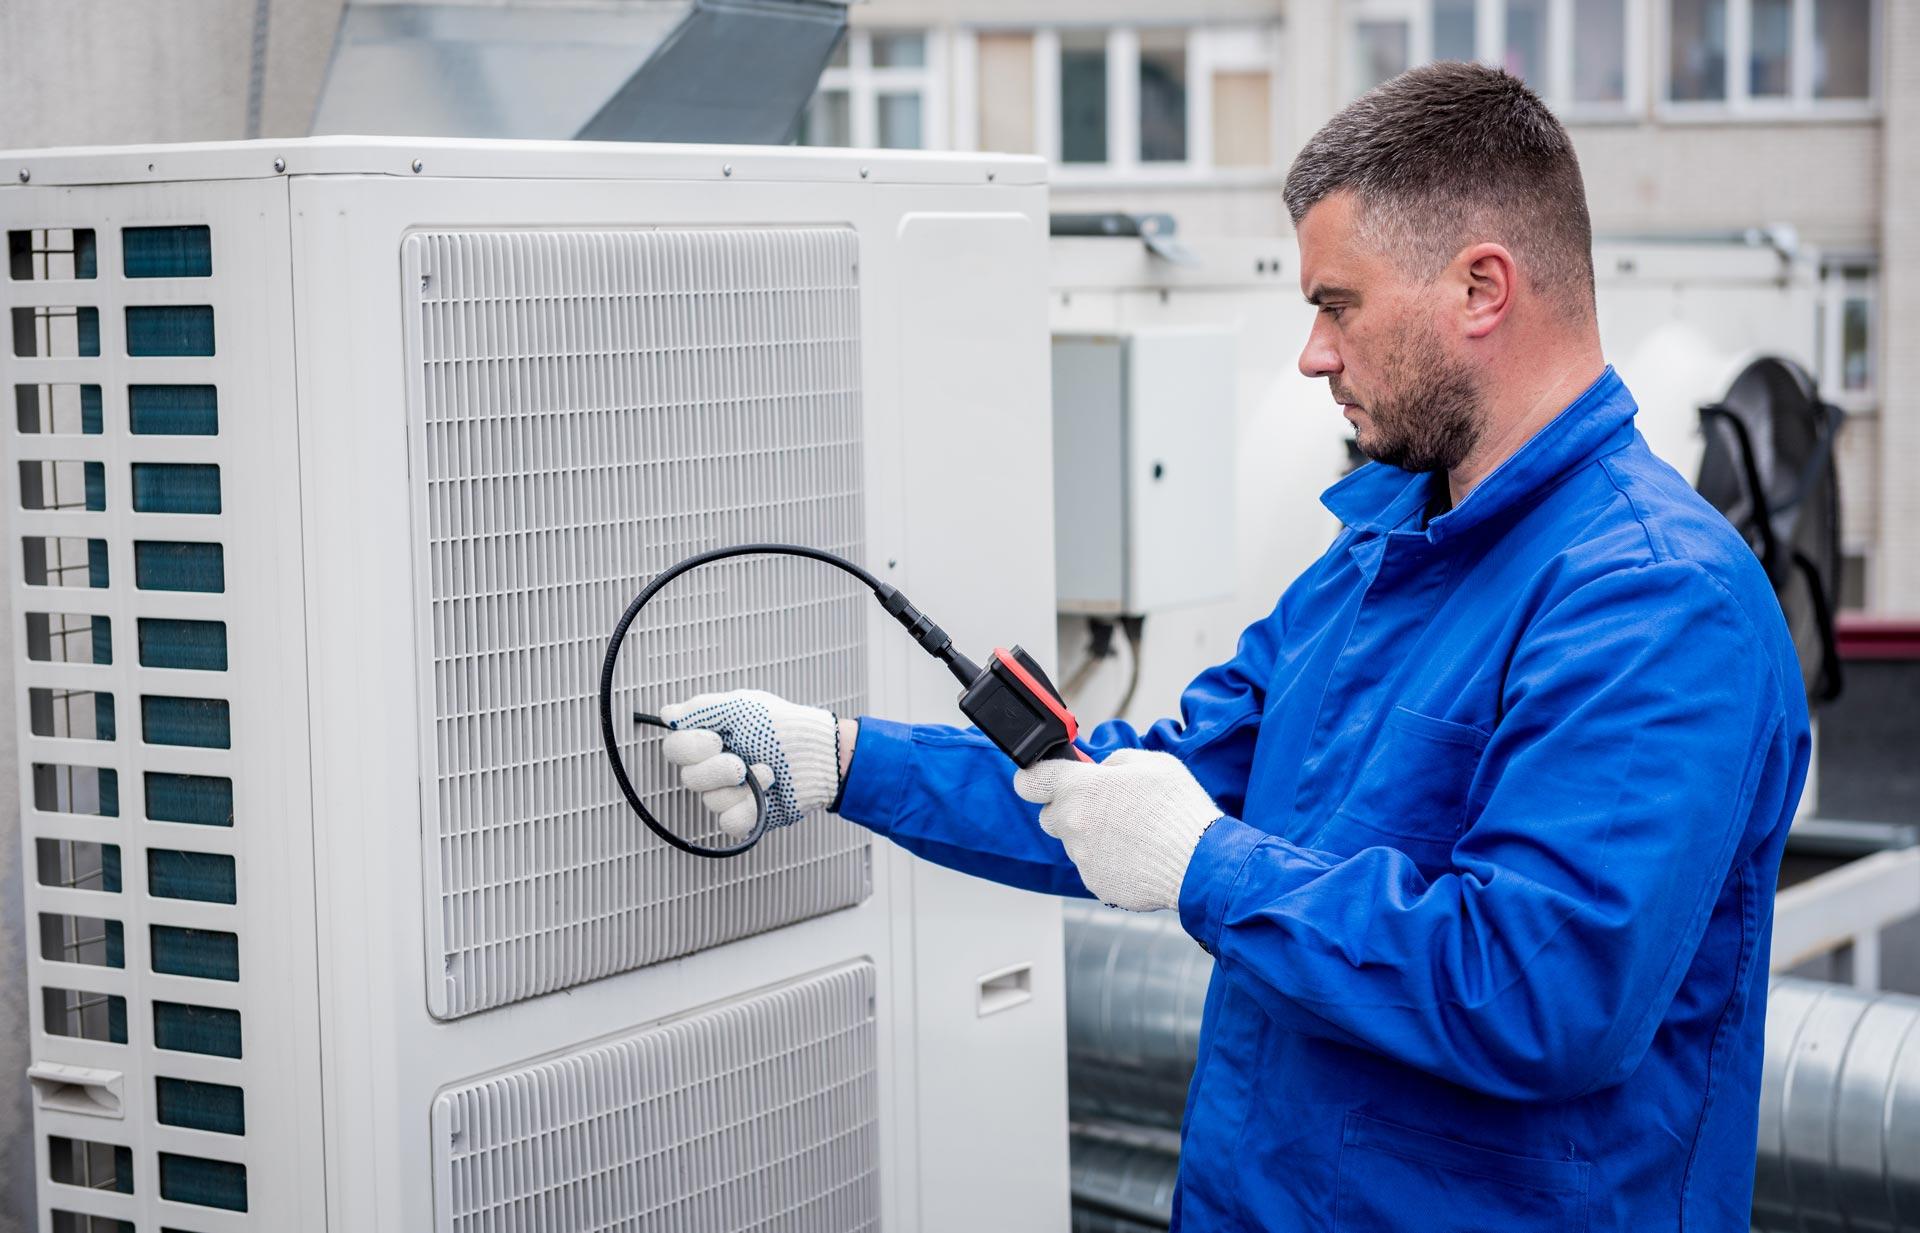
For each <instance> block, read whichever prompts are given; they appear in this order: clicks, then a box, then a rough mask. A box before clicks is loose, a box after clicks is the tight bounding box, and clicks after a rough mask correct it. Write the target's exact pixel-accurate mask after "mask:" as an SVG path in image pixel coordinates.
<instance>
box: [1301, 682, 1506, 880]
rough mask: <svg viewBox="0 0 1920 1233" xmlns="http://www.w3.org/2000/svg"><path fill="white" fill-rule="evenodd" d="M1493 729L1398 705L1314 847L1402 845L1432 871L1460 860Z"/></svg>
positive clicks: (1349, 850) (1339, 849)
mask: <svg viewBox="0 0 1920 1233" xmlns="http://www.w3.org/2000/svg"><path fill="white" fill-rule="evenodd" d="M1487 740H1488V737H1487V734H1486V733H1484V732H1481V731H1480V730H1479V729H1477V728H1470V727H1468V726H1467V725H1466V724H1460V723H1454V722H1453V721H1452V720H1447V719H1436V718H1434V717H1433V716H1431V715H1422V714H1420V713H1419V712H1418V711H1410V710H1408V709H1407V708H1406V707H1404V706H1396V707H1394V708H1393V710H1392V711H1391V712H1390V713H1389V714H1388V715H1387V720H1386V723H1385V724H1383V725H1382V726H1381V729H1380V735H1379V737H1378V738H1377V739H1376V740H1375V741H1374V743H1373V748H1372V749H1370V750H1368V751H1367V754H1366V758H1365V760H1364V761H1362V763H1361V765H1360V773H1359V774H1358V775H1357V776H1355V777H1354V781H1353V787H1352V788H1351V789H1349V790H1348V792H1347V795H1346V797H1345V798H1344V799H1343V800H1342V801H1341V803H1340V807H1339V808H1338V809H1336V810H1335V811H1334V813H1333V816H1332V818H1331V820H1329V821H1328V822H1327V824H1326V825H1325V826H1324V827H1322V828H1321V830H1320V833H1319V835H1318V836H1317V837H1316V838H1315V839H1314V841H1313V846H1314V847H1317V848H1321V849H1323V850H1326V851H1331V852H1333V853H1335V854H1336V855H1339V856H1351V855H1353V854H1354V853H1355V852H1358V851H1360V850H1361V849H1363V848H1373V847H1387V848H1398V849H1399V850H1400V851H1402V852H1405V853H1406V854H1407V855H1408V856H1409V857H1411V858H1413V861H1414V863H1415V864H1417V865H1418V866H1420V868H1421V870H1422V871H1423V872H1425V873H1427V874H1429V875H1431V874H1434V873H1436V872H1441V871H1444V870H1446V869H1448V868H1449V867H1451V865H1452V859H1453V845H1454V842H1455V841H1456V840H1458V839H1459V838H1460V833H1461V830H1462V829H1463V828H1464V826H1465V824H1466V817H1467V794H1468V791H1469V790H1470V789H1471V788H1472V786H1473V777H1474V773H1475V772H1476V771H1477V770H1478V769H1479V766H1480V754H1481V752H1482V751H1483V750H1485V749H1486V747H1487Z"/></svg>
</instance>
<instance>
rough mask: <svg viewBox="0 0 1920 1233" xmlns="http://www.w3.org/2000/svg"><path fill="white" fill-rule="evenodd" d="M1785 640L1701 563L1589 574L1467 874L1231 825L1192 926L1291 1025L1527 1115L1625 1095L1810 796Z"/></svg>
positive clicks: (1481, 824) (1499, 777)
mask: <svg viewBox="0 0 1920 1233" xmlns="http://www.w3.org/2000/svg"><path fill="white" fill-rule="evenodd" d="M1767 633H1768V634H1772V635H1774V637H1771V638H1770V637H1763V636H1762V635H1761V634H1760V633H1757V632H1756V631H1755V629H1754V628H1753V626H1752V625H1751V624H1750V623H1749V622H1748V620H1747V618H1746V616H1745V614H1744V613H1743V611H1742V610H1741V608H1740V607H1739V605H1738V604H1737V603H1736V602H1735V601H1734V600H1733V598H1732V597H1731V596H1730V595H1729V594H1728V593H1727V592H1726V591H1725V590H1724V589H1723V588H1722V587H1721V586H1720V584H1719V583H1717V582H1716V581H1714V580H1713V579H1712V578H1710V577H1709V576H1708V575H1706V574H1705V573H1704V571H1702V570H1701V569H1699V567H1697V566H1695V565H1693V564H1691V563H1684V562H1666V563H1659V564H1653V565H1647V566H1641V567H1638V568H1635V569H1630V570H1622V571H1618V572H1616V573H1613V574H1609V575H1606V576H1604V577H1602V578H1600V579H1597V580H1594V581H1591V582H1588V583H1586V584H1585V585H1583V586H1581V587H1579V588H1578V589H1576V590H1574V591H1572V592H1571V593H1570V594H1568V595H1566V596H1564V597H1563V598H1561V599H1560V600H1559V601H1558V602H1557V603H1555V604H1554V605H1553V606H1552V607H1551V609H1550V610H1549V611H1548V612H1546V613H1545V614H1544V615H1543V616H1542V617H1541V618H1539V619H1538V620H1537V621H1536V623H1535V625H1534V626H1533V628H1532V629H1531V630H1530V631H1529V632H1528V634H1526V635H1525V636H1524V637H1523V640H1522V643H1521V645H1520V646H1519V647H1518V649H1517V651H1516V653H1515V656H1514V658H1513V660H1512V663H1511V666H1510V669H1509V674H1508V677H1507V680H1506V684H1505V687H1504V691H1503V702H1504V706H1503V715H1502V717H1501V719H1500V721H1499V723H1498V724H1497V726H1496V728H1495V731H1494V732H1493V734H1492V737H1491V739H1490V741H1489V742H1488V744H1487V747H1486V750H1485V752H1484V753H1483V755H1482V760H1481V763H1480V770H1479V776H1480V780H1479V782H1480V783H1482V784H1488V783H1490V785H1491V786H1490V789H1486V788H1481V787H1476V791H1475V797H1476V799H1481V798H1484V801H1485V803H1484V806H1483V807H1482V809H1481V810H1480V812H1479V813H1478V815H1477V816H1475V817H1472V818H1471V820H1470V821H1469V823H1468V825H1467V827H1466V829H1465V831H1464V833H1463V834H1462V835H1461V837H1460V838H1459V839H1458V840H1457V842H1456V843H1455V846H1454V849H1453V860H1452V865H1451V868H1450V869H1449V870H1448V872H1446V873H1444V874H1442V875H1439V876H1437V877H1434V878H1433V879H1431V880H1429V879H1428V878H1427V877H1425V876H1423V875H1422V873H1421V872H1420V870H1419V869H1418V868H1417V867H1416V866H1415V865H1414V863H1413V862H1412V861H1411V860H1409V859H1408V858H1407V857H1406V855H1405V854H1403V853H1401V852H1399V851H1396V850H1394V849H1392V848H1387V847H1370V848H1366V849H1364V850H1361V851H1359V852H1357V853H1355V854H1353V855H1352V856H1349V857H1344V858H1343V857H1340V856H1336V855H1333V854H1331V853H1327V852H1322V851H1316V850H1313V849H1310V848H1305V847H1301V846H1297V845H1295V844H1293V843H1290V842H1288V841H1286V840H1284V839H1281V838H1279V837H1276V836H1271V835H1267V834H1265V833H1264V832H1261V831H1258V830H1256V829H1254V828H1252V827H1249V826H1247V825H1245V824H1244V823H1242V822H1240V821H1238V820H1236V819H1235V818H1232V817H1229V818H1226V819H1223V820H1222V821H1220V822H1217V823H1215V824H1214V826H1213V827H1212V828H1211V829H1210V830H1209V831H1208V833H1207V834H1206V835H1205V836H1204V837H1203V838H1202V840H1201V843H1200V846H1199V848H1198V850H1197V851H1196V852H1195V855H1194V860H1193V862H1192V864H1191V865H1190V866H1189V867H1188V871H1187V876H1186V880H1185V882H1184V883H1183V885H1182V889H1181V903H1180V913H1181V919H1182V922H1183V923H1184V924H1185V926H1186V928H1187V930H1188V931H1189V932H1190V933H1191V934H1192V935H1193V936H1194V937H1195V938H1196V939H1197V940H1199V942H1200V943H1201V945H1202V946H1204V947H1206V948H1207V949H1208V950H1210V951H1211V952H1213V954H1214V955H1215V957H1216V960H1217V964H1218V967H1219V969H1220V971H1222V972H1223V973H1224V974H1225V976H1226V978H1227V979H1229V980H1231V981H1232V982H1234V984H1235V985H1236V986H1237V987H1239V988H1241V989H1242V990H1245V991H1246V992H1247V993H1248V994H1250V995H1251V996H1252V997H1253V998H1254V999H1255V1000H1256V1001H1257V1002H1259V1003H1260V1005H1261V1006H1263V1007H1264V1008H1265V1010H1266V1011H1267V1013H1268V1014H1269V1015H1271V1016H1272V1017H1273V1018H1275V1019H1276V1020H1278V1021H1279V1022H1280V1023H1281V1024H1283V1025H1284V1026H1286V1027H1288V1028H1291V1029H1293V1030H1296V1031H1299V1032H1302V1033H1306V1034H1309V1035H1314V1036H1319V1037H1322V1038H1326V1039H1331V1040H1335V1041H1339V1042H1342V1043H1346V1044H1351V1045H1356V1046H1359V1047H1363V1048H1367V1049H1370V1050H1373V1051H1375V1052H1378V1053H1381V1054H1384V1055H1386V1056H1388V1057H1390V1058H1393V1059H1394V1060H1396V1061H1399V1062H1402V1063H1404V1064H1406V1065H1409V1066H1413V1067H1416V1068H1418V1069H1421V1070H1424V1071H1426V1072H1428V1073H1430V1074H1433V1075H1437V1076H1439V1077H1441V1078H1443V1079H1446V1080H1449V1081H1451V1082H1454V1083H1458V1084H1462V1085H1464V1086H1467V1087H1469V1088H1473V1089H1475V1090H1478V1091H1481V1092H1484V1093H1486V1094H1489V1095H1492V1096H1497V1097H1503V1098H1508V1099H1541V1100H1546V1099H1567V1098H1570V1097H1572V1096H1575V1095H1579V1094H1582V1093H1585V1092H1588V1091H1593V1090H1597V1089H1600V1088H1604V1087H1608V1086H1611V1085H1613V1084H1615V1083H1618V1082H1620V1081H1622V1080H1624V1079H1625V1078H1626V1077H1627V1076H1629V1075H1630V1074H1632V1072H1633V1071H1634V1070H1635V1069H1636V1068H1637V1066H1638V1065H1639V1062H1640V1060H1641V1058H1642V1057H1643V1056H1644V1054H1645V1053H1646V1050H1647V1049H1648V1047H1649V1046H1650V1045H1651V1043H1652V1039H1653V1034H1654V1031H1655V1030H1656V1028H1657V1026H1658V1024H1659V1023H1660V1021H1661V1018H1662V1016H1663V1015H1664V1013H1665V1011H1666V1009H1667V1007H1668V1006H1669V1004H1670V1003H1671V1002H1672V1000H1673V997H1674V996H1675V993H1676V991H1677V989H1678V986H1679V983H1680V980H1681V978H1682V976H1683V975H1684V974H1685V972H1686V970H1687V968H1688V966H1689V965H1690V963H1691V961H1692V958H1693V955H1694V952H1695V950H1696V949H1697V948H1698V946H1699V944H1700V940H1701V938H1702V936H1703V934H1704V932H1705V930H1706V925H1707V918H1708V915H1709V913H1710V912H1711V910H1712V908H1713V905H1714V902H1715V900H1716V898H1717V896H1718V894H1719V892H1720V890H1721V888H1722V887H1723V886H1724V885H1725V883H1726V880H1727V878H1728V876H1729V872H1730V870H1731V868H1732V867H1733V865H1734V864H1735V862H1736V861H1737V860H1741V859H1744V857H1745V856H1746V855H1747V854H1748V853H1750V852H1751V850H1752V848H1753V846H1754V845H1757V844H1758V843H1759V842H1761V840H1763V839H1764V838H1766V836H1767V834H1768V833H1769V832H1770V831H1771V830H1772V829H1773V827H1772V826H1763V827H1760V828H1758V831H1757V833H1755V834H1749V833H1748V830H1749V827H1748V819H1749V815H1750V813H1752V812H1753V808H1754V805H1755V802H1756V800H1762V801H1763V802H1765V803H1767V804H1769V805H1771V806H1772V809H1771V811H1767V810H1764V809H1763V815H1764V816H1765V817H1766V818H1767V819H1769V821H1771V820H1772V819H1774V818H1776V817H1784V816H1785V815H1786V814H1788V813H1790V807H1791V804H1792V800H1793V798H1794V797H1795V796H1796V795H1797V793H1798V791H1799V780H1800V778H1801V776H1802V774H1803V772H1804V768H1805V765H1806V756H1807V739H1806V723H1805V717H1804V710H1803V706H1804V704H1803V703H1802V702H1801V701H1800V700H1799V699H1798V697H1797V696H1796V697H1794V698H1793V699H1792V701H1791V702H1789V701H1787V700H1785V698H1784V697H1783V690H1782V685H1781V683H1780V682H1779V681H1778V680H1777V679H1776V678H1775V677H1774V675H1773V673H1772V669H1771V667H1770V665H1771V664H1772V663H1773V661H1774V659H1775V656H1774V655H1773V654H1772V653H1770V648H1772V647H1774V646H1775V645H1777V641H1776V640H1777V638H1778V636H1779V635H1778V634H1777V632H1776V631H1767ZM1794 684H1795V686H1796V687H1797V682H1794ZM1783 751H1784V753H1785V756H1783ZM1760 889H1761V893H1766V892H1769V891H1770V890H1771V887H1765V888H1760Z"/></svg>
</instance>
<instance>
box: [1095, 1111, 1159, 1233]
mask: <svg viewBox="0 0 1920 1233" xmlns="http://www.w3.org/2000/svg"><path fill="white" fill-rule="evenodd" d="M1071 1143H1072V1147H1071V1151H1072V1154H1073V1171H1072V1176H1073V1233H1160V1231H1161V1230H1164V1229H1165V1228H1166V1227H1167V1222H1168V1221H1170V1220H1171V1219H1172V1218H1173V1179H1174V1175H1175V1174H1176V1173H1177V1172H1179V1168H1180V1155H1179V1152H1178V1150H1177V1149H1176V1148H1175V1147H1174V1146H1173V1145H1171V1144H1169V1145H1167V1146H1154V1145H1152V1144H1150V1143H1146V1142H1128V1141H1127V1139H1126V1138H1125V1137H1123V1136H1121V1135H1118V1134H1107V1133H1102V1132H1101V1131H1100V1129H1098V1128H1087V1127H1076V1128H1075V1129H1074V1132H1073V1138H1072V1140H1071Z"/></svg>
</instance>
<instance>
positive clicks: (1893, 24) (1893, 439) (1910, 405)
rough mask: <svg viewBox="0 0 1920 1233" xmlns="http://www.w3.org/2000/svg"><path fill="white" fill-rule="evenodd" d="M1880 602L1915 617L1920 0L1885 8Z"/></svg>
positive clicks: (1918, 609) (1919, 601) (1918, 600)
mask: <svg viewBox="0 0 1920 1233" xmlns="http://www.w3.org/2000/svg"><path fill="white" fill-rule="evenodd" d="M1884 22H1885V25H1884V29H1885V31H1886V44H1887V45H1886V61H1885V66H1886V67H1885V73H1884V75H1883V77H1882V81H1884V82H1885V83H1886V84H1885V95H1884V97H1885V108H1886V111H1885V115H1886V120H1885V124H1886V133H1885V143H1884V151H1885V153H1884V158H1885V166H1886V180H1885V182H1884V184H1883V185H1882V201H1883V205H1882V207H1881V208H1882V211H1883V213H1882V216H1881V233H1880V307H1881V316H1880V389H1881V391H1882V396H1881V410H1880V465H1881V472H1880V545H1879V547H1880V557H1881V560H1882V561H1883V562H1885V563H1887V566H1885V567H1883V568H1882V569H1881V571H1880V579H1879V589H1878V594H1876V595H1875V596H1874V601H1875V603H1876V605H1877V606H1878V607H1880V608H1882V609H1884V610H1886V611H1889V612H1904V613H1908V614H1911V615H1914V616H1920V480H1917V479H1916V472H1920V5H1915V4H1911V3H1889V4H1887V5H1886V6H1885V17H1884Z"/></svg>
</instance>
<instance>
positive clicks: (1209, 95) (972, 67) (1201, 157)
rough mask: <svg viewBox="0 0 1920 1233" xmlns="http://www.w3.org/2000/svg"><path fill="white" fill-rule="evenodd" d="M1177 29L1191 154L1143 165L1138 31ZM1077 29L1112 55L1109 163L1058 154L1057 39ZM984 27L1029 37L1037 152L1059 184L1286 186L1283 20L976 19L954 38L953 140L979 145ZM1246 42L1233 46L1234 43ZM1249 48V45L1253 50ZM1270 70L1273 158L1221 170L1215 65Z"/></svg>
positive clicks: (1237, 69)
mask: <svg viewBox="0 0 1920 1233" xmlns="http://www.w3.org/2000/svg"><path fill="white" fill-rule="evenodd" d="M1169 30H1174V31H1179V32H1181V33H1182V34H1184V35H1185V38H1186V49H1187V157H1186V159H1185V160H1183V161H1180V162H1171V161H1168V162H1147V161H1144V160H1142V159H1141V157H1140V36H1141V34H1142V33H1143V32H1147V31H1153V32H1164V31H1169ZM1068 31H1072V32H1076V33H1086V32H1089V31H1096V32H1104V33H1105V35H1106V52H1107V161H1105V162H1104V163H1065V162H1062V161H1061V160H1060V149H1061V131H1060V44H1061V35H1062V34H1063V33H1065V32H1068ZM983 34H1024V35H1028V36H1029V37H1031V38H1032V40H1033V126H1034V129H1033V150H1034V153H1035V154H1037V155H1039V156H1040V157H1042V158H1045V159H1046V160H1047V162H1048V164H1049V166H1048V178H1049V182H1050V183H1051V184H1053V185H1054V186H1055V187H1058V188H1068V189H1071V188H1081V187H1101V188H1119V187H1132V186H1141V187H1154V186H1162V185H1189V186H1191V185H1208V186H1236V185H1245V186H1262V185H1274V184H1278V183H1280V181H1281V179H1282V178H1283V176H1284V171H1285V169H1284V168H1283V167H1281V166H1280V154H1281V148H1282V146H1283V143H1284V141H1285V131H1286V130H1285V127H1284V124H1283V119H1284V116H1283V108H1284V105H1285V99H1284V90H1283V89H1282V84H1283V82H1284V81H1285V79H1286V75H1285V65H1284V63H1283V53H1284V48H1283V46H1282V39H1283V37H1284V33H1283V30H1282V28H1281V26H1280V23H1278V22H1274V21H1261V22H1232V23H1218V22H1188V21H1155V22H1122V23H1109V22H1054V23H1047V24H1038V23H1027V22H1018V21H993V22H978V23H972V24H968V25H965V26H961V27H959V28H958V29H957V30H956V32H955V35H954V55H953V61H952V62H953V64H954V73H953V112H954V147H955V148H956V149H963V150H977V149H979V133H978V128H979V104H980V97H979V91H980V83H979V73H978V68H977V64H978V60H977V54H976V52H977V48H978V41H977V40H978V39H979V37H980V36H981V35H983ZM1236 42H1237V43H1242V44H1245V45H1246V46H1243V47H1241V48H1239V49H1238V50H1236V49H1235V48H1234V46H1233V44H1234V43H1236ZM1249 48H1251V50H1249ZM1252 71H1258V72H1264V73H1266V74H1267V80H1268V83H1269V88H1268V92H1267V107H1268V118H1267V123H1268V142H1269V151H1268V163H1267V165H1266V166H1261V167H1219V166H1215V165H1214V162H1213V75H1214V73H1215V72H1252Z"/></svg>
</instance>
